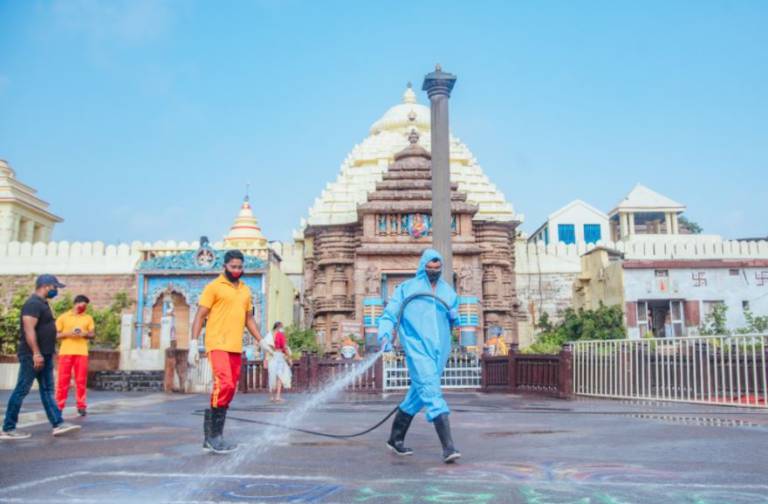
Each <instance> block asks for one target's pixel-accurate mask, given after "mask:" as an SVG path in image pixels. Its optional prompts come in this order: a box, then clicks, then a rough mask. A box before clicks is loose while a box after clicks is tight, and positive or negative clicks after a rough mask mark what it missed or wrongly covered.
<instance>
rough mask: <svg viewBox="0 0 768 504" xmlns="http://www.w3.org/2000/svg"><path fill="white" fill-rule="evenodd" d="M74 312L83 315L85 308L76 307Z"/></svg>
mask: <svg viewBox="0 0 768 504" xmlns="http://www.w3.org/2000/svg"><path fill="white" fill-rule="evenodd" d="M75 311H76V312H77V313H80V314H82V313H85V306H77V307H75Z"/></svg>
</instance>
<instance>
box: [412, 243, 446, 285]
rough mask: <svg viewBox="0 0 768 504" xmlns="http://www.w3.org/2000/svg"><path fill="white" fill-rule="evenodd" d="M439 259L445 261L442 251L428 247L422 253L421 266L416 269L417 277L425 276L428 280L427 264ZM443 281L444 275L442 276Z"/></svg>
mask: <svg viewBox="0 0 768 504" xmlns="http://www.w3.org/2000/svg"><path fill="white" fill-rule="evenodd" d="M435 259H437V260H438V261H440V262H441V263H442V262H443V256H442V255H440V252H438V251H437V250H435V249H433V248H428V249H427V250H425V251H424V252H423V253H422V254H421V260H420V261H419V268H418V269H417V270H416V278H423V279H425V280H427V264H429V263H431V262H432V261H434V260H435ZM440 280H441V281H442V277H441V278H440Z"/></svg>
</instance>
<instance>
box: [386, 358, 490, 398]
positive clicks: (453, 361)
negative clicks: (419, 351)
mask: <svg viewBox="0 0 768 504" xmlns="http://www.w3.org/2000/svg"><path fill="white" fill-rule="evenodd" d="M482 371H483V370H482V365H481V362H480V357H478V356H477V355H476V354H474V353H459V352H454V353H452V354H451V356H450V357H449V358H448V362H447V363H446V365H445V370H444V371H443V376H442V378H441V380H440V382H441V384H442V386H443V388H445V389H472V390H474V389H479V388H480V386H481V378H482V374H483V373H482ZM383 372H384V391H391V390H406V389H408V387H409V386H410V385H411V379H410V376H409V374H408V366H407V365H406V362H405V355H403V354H395V355H392V354H390V355H385V356H384V364H383Z"/></svg>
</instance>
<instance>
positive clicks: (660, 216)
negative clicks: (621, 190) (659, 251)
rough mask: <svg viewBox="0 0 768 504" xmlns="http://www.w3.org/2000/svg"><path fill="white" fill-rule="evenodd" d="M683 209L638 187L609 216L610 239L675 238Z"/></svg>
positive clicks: (678, 204)
mask: <svg viewBox="0 0 768 504" xmlns="http://www.w3.org/2000/svg"><path fill="white" fill-rule="evenodd" d="M683 212H685V205H683V204H681V203H678V202H676V201H674V200H672V199H670V198H668V197H666V196H664V195H661V194H659V193H657V192H655V191H653V190H651V189H649V188H647V187H645V186H644V185H642V184H637V185H636V186H635V187H634V189H632V190H631V191H630V192H629V194H627V195H626V196H625V197H624V199H623V200H621V201H620V202H619V204H618V205H616V208H614V209H613V210H611V212H610V213H609V214H608V217H609V219H610V220H611V239H612V240H614V241H617V240H628V239H632V238H634V237H636V236H639V235H677V234H681V231H682V234H685V233H686V232H687V230H685V229H682V230H681V228H680V221H679V217H680V214H682V213H683Z"/></svg>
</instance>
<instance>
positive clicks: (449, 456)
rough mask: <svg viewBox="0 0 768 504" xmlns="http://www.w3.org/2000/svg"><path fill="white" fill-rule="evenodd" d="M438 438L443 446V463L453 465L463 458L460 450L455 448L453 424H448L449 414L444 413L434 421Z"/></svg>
mask: <svg viewBox="0 0 768 504" xmlns="http://www.w3.org/2000/svg"><path fill="white" fill-rule="evenodd" d="M434 423H435V430H436V431H437V436H438V437H439V438H440V444H442V445H443V462H445V463H446V464H452V463H453V462H455V461H456V460H457V459H459V458H461V453H459V450H457V449H456V447H455V446H453V437H452V436H451V424H450V422H448V414H447V413H443V414H442V415H440V416H438V417H437V418H435V420H434Z"/></svg>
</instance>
